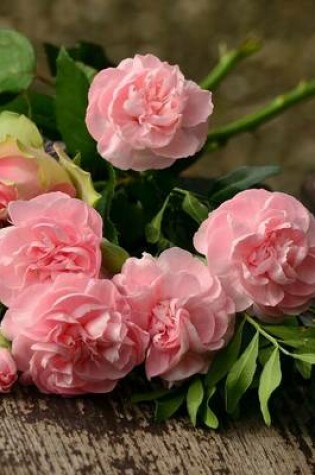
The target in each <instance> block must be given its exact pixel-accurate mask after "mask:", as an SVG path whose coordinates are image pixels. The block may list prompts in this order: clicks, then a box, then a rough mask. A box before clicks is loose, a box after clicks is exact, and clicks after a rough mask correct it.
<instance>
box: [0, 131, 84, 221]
mask: <svg viewBox="0 0 315 475" xmlns="http://www.w3.org/2000/svg"><path fill="white" fill-rule="evenodd" d="M57 190H60V191H63V192H64V193H67V194H69V195H70V196H75V194H76V191H75V188H74V186H73V185H72V183H71V180H70V177H69V176H68V174H67V173H66V171H65V170H63V168H62V167H61V166H60V165H59V164H58V162H57V161H56V160H55V159H54V158H52V157H51V156H50V155H48V154H46V153H45V152H44V150H42V149H35V148H34V149H33V148H31V147H27V146H23V147H22V146H21V145H20V144H19V142H18V141H17V140H15V139H13V138H7V139H6V140H4V141H1V142H0V220H6V219H7V206H8V204H9V203H10V202H12V201H15V200H18V199H23V200H29V199H31V198H33V197H35V196H37V195H40V194H42V193H46V192H48V191H57Z"/></svg>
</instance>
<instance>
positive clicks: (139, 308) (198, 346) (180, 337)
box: [114, 248, 234, 383]
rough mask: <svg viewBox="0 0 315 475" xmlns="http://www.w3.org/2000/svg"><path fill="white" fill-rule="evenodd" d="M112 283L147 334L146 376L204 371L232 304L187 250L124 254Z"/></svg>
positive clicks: (229, 324)
mask: <svg viewBox="0 0 315 475" xmlns="http://www.w3.org/2000/svg"><path fill="white" fill-rule="evenodd" d="M114 282H115V283H116V285H118V288H119V289H120V290H121V292H122V293H124V295H125V296H126V298H127V300H128V302H129V304H130V305H131V307H132V309H133V313H132V315H133V318H134V322H135V323H136V324H137V325H140V326H141V327H142V328H144V329H145V330H147V331H148V332H149V334H150V336H151V342H150V345H149V349H148V352H147V357H146V363H145V366H146V374H147V376H148V378H152V377H154V376H160V377H162V378H163V379H165V380H167V381H169V382H170V383H172V382H175V381H181V380H183V379H186V378H188V377H189V376H192V375H193V374H195V373H205V372H206V371H207V370H208V367H209V364H210V362H211V359H212V357H213V352H214V351H216V350H218V349H220V348H222V347H223V346H224V345H225V344H226V343H227V341H228V340H229V338H230V336H231V332H232V330H233V321H234V319H233V315H234V304H233V302H232V300H231V299H229V298H228V297H227V296H226V294H225V292H224V291H223V290H222V287H221V284H220V282H219V280H218V279H217V278H216V277H213V276H212V275H211V274H210V272H209V271H208V269H207V267H206V265H205V264H203V262H201V261H200V260H199V259H197V258H194V257H193V256H192V255H191V254H190V253H189V252H186V251H184V250H182V249H179V248H172V249H169V250H167V251H165V252H163V253H162V254H161V255H160V256H159V257H158V258H157V259H154V258H153V257H152V256H150V255H149V254H144V255H143V257H142V258H141V259H136V258H130V259H128V260H127V261H126V263H125V264H124V266H123V268H122V272H121V274H118V275H116V276H115V277H114Z"/></svg>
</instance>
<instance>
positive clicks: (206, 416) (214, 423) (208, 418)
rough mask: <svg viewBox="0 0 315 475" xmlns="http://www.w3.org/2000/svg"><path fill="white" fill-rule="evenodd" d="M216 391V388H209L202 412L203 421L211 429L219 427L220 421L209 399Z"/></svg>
mask: <svg viewBox="0 0 315 475" xmlns="http://www.w3.org/2000/svg"><path fill="white" fill-rule="evenodd" d="M215 392H216V388H215V387H212V388H208V389H207V394H206V397H205V398H204V407H203V412H202V421H203V423H204V424H205V425H206V426H207V427H209V428H210V429H217V428H218V427H219V421H218V418H217V416H216V415H215V413H214V412H213V411H212V409H211V408H210V407H209V401H210V399H211V398H212V396H213V395H214V393H215Z"/></svg>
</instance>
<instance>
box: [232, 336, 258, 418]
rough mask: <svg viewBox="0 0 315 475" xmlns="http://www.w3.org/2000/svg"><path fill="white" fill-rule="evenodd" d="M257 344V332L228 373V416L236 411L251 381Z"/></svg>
mask: <svg viewBox="0 0 315 475" xmlns="http://www.w3.org/2000/svg"><path fill="white" fill-rule="evenodd" d="M258 343H259V332H258V331H257V332H256V333H255V336H254V337H253V339H252V341H251V342H250V343H249V345H248V346H247V348H246V349H245V351H244V352H243V353H242V355H241V356H240V357H239V359H238V360H237V361H236V362H235V363H234V365H233V366H232V368H231V370H230V371H229V373H228V376H227V380H226V385H225V391H226V409H227V412H228V413H229V414H232V413H233V412H234V411H235V410H236V408H237V405H238V403H239V401H240V399H241V397H242V396H243V394H244V393H245V392H246V391H247V389H248V388H249V386H250V385H251V383H252V381H253V378H254V374H255V371H256V367H257V356H258Z"/></svg>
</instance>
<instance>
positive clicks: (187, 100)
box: [86, 54, 213, 171]
mask: <svg viewBox="0 0 315 475" xmlns="http://www.w3.org/2000/svg"><path fill="white" fill-rule="evenodd" d="M212 110H213V104H212V100H211V93H210V92H208V91H205V90H202V89H200V87H199V86H198V85H197V84H196V83H194V82H193V81H187V80H186V79H185V78H184V76H183V74H182V73H181V71H180V69H179V67H178V66H171V65H170V64H168V63H166V62H162V61H160V60H159V59H158V58H156V57H155V56H153V55H151V54H147V55H136V56H135V57H134V58H132V59H125V60H124V61H122V62H121V63H120V64H119V65H118V66H117V68H108V69H105V70H103V71H101V72H99V73H98V74H97V75H96V77H95V78H94V80H93V82H92V85H91V88H90V91H89V105H88V109H87V115H86V124H87V127H88V130H89V132H90V134H91V135H92V137H93V138H94V139H95V140H96V141H97V148H98V151H99V153H100V155H101V156H102V157H103V158H105V159H107V160H109V161H110V162H111V163H112V164H113V165H115V166H117V167H118V168H121V169H122V170H128V169H130V168H131V169H133V170H137V171H143V170H147V169H160V168H166V167H169V166H170V165H172V163H174V162H175V160H177V159H179V158H183V157H190V156H192V155H194V154H195V153H196V152H198V151H199V150H200V149H201V148H202V146H203V145H204V143H205V141H206V137H207V129H208V118H209V116H210V115H211V113H212Z"/></svg>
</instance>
